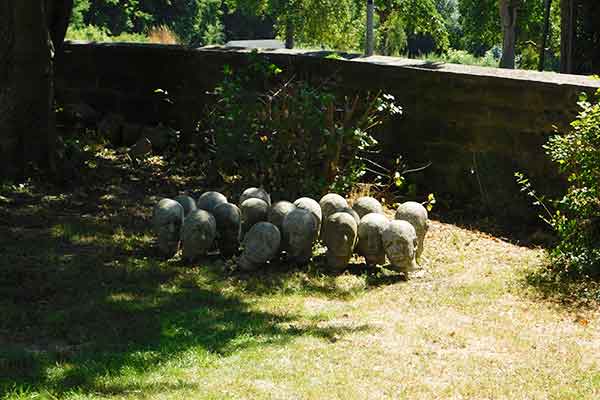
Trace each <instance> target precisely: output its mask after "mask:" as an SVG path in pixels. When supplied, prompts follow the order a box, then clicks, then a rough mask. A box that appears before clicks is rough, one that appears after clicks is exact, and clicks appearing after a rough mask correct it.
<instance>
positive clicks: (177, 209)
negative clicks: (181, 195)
mask: <svg viewBox="0 0 600 400" xmlns="http://www.w3.org/2000/svg"><path fill="white" fill-rule="evenodd" d="M183 219H184V211H183V207H182V206H181V204H179V203H178V202H176V201H175V200H171V199H162V200H160V201H159V202H158V204H157V205H156V206H155V207H154V210H153V213H152V228H153V230H154V233H155V234H156V236H157V237H158V248H159V249H160V251H161V253H163V254H164V255H165V256H167V257H169V258H170V257H173V256H174V255H175V253H177V250H178V249H179V241H180V239H181V227H182V225H183Z"/></svg>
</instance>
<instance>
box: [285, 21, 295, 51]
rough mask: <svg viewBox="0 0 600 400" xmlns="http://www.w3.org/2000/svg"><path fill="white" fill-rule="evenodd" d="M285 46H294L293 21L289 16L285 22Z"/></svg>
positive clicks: (291, 47)
mask: <svg viewBox="0 0 600 400" xmlns="http://www.w3.org/2000/svg"><path fill="white" fill-rule="evenodd" d="M285 48H286V49H293V48H294V23H293V22H292V20H291V18H289V17H288V19H287V21H286V22H285Z"/></svg>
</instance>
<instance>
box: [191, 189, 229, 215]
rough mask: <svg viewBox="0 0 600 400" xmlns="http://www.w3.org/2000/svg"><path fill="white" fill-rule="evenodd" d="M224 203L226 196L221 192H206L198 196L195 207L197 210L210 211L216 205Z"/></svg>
mask: <svg viewBox="0 0 600 400" xmlns="http://www.w3.org/2000/svg"><path fill="white" fill-rule="evenodd" d="M225 203H227V197H225V196H224V195H222V194H221V193H219V192H206V193H203V194H202V196H200V197H199V198H198V201H197V202H196V207H198V209H199V210H204V211H208V212H209V213H211V212H212V211H213V209H214V208H215V207H216V206H218V205H219V204H225Z"/></svg>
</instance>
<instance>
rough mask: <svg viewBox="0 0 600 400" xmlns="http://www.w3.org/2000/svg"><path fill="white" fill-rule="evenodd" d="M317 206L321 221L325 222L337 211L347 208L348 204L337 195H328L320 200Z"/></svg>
mask: <svg viewBox="0 0 600 400" xmlns="http://www.w3.org/2000/svg"><path fill="white" fill-rule="evenodd" d="M319 206H321V212H322V213H323V219H324V220H326V219H327V217H329V216H330V215H331V214H333V213H334V212H336V211H337V210H338V209H341V208H347V207H348V202H347V201H346V199H344V198H343V197H342V196H340V195H339V194H336V193H329V194H326V195H325V196H323V197H322V198H321V200H320V201H319Z"/></svg>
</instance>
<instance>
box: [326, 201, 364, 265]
mask: <svg viewBox="0 0 600 400" xmlns="http://www.w3.org/2000/svg"><path fill="white" fill-rule="evenodd" d="M357 234H358V226H357V225H356V221H355V220H354V218H353V217H352V216H351V215H350V214H348V213H343V212H338V213H334V214H332V215H330V216H329V218H327V220H326V221H325V227H324V228H323V241H324V242H325V245H326V246H327V262H328V264H329V266H331V267H332V268H335V269H342V268H344V267H346V266H347V265H348V263H349V262H350V259H351V258H352V253H353V252H354V246H355V245H356V238H357Z"/></svg>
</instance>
